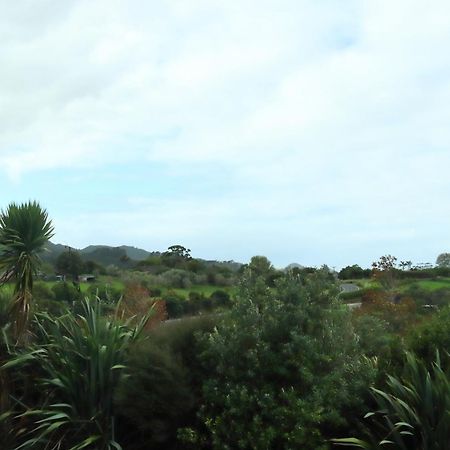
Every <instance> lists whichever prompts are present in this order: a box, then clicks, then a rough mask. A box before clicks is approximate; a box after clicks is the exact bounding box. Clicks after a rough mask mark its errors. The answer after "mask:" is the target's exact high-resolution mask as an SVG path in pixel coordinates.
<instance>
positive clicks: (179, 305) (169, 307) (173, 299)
mask: <svg viewBox="0 0 450 450" xmlns="http://www.w3.org/2000/svg"><path fill="white" fill-rule="evenodd" d="M162 299H163V300H164V301H165V303H166V311H167V314H168V315H169V319H175V318H177V317H181V316H182V315H183V314H184V313H185V312H186V299H184V298H183V297H181V296H180V295H178V294H177V293H176V292H174V291H168V292H166V293H165V294H164V295H163V296H162Z"/></svg>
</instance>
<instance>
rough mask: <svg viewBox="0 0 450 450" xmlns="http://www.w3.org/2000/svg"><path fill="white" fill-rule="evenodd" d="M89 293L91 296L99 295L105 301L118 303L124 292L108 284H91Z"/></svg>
mask: <svg viewBox="0 0 450 450" xmlns="http://www.w3.org/2000/svg"><path fill="white" fill-rule="evenodd" d="M87 293H88V295H89V297H91V298H95V297H98V298H100V300H102V301H103V302H105V303H109V304H116V303H117V302H118V301H119V300H120V298H121V297H122V294H123V292H122V291H121V290H120V289H118V288H114V287H113V286H110V285H108V284H106V283H105V284H92V285H91V286H89V288H88V290H87Z"/></svg>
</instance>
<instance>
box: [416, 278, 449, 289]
mask: <svg viewBox="0 0 450 450" xmlns="http://www.w3.org/2000/svg"><path fill="white" fill-rule="evenodd" d="M414 284H415V285H416V286H418V287H420V288H422V289H426V290H428V291H436V290H437V289H442V288H448V289H450V278H438V279H435V280H417V281H414Z"/></svg>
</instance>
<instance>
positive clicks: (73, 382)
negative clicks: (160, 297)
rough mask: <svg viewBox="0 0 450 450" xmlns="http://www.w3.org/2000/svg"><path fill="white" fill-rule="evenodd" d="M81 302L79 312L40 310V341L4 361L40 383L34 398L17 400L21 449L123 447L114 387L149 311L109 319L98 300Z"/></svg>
mask: <svg viewBox="0 0 450 450" xmlns="http://www.w3.org/2000/svg"><path fill="white" fill-rule="evenodd" d="M82 305H83V312H82V314H80V315H78V316H75V315H73V314H71V313H68V314H66V315H64V316H62V317H57V318H54V317H52V316H50V315H48V314H39V315H37V316H36V319H35V321H36V326H35V328H36V329H37V330H38V332H37V343H35V344H31V345H30V346H29V347H27V348H23V349H22V350H19V353H18V354H17V355H16V356H15V357H13V358H12V359H11V360H10V361H9V362H8V363H7V364H5V365H4V366H3V368H4V369H10V370H13V369H16V370H18V372H19V373H21V374H23V383H24V387H25V388H26V386H30V385H31V386H35V398H34V402H35V403H34V404H31V405H30V404H28V405H27V406H25V405H24V403H23V402H22V401H17V404H16V412H15V417H16V419H17V423H16V424H15V430H16V432H17V433H18V436H17V438H18V439H20V440H21V441H22V443H21V445H20V447H19V448H21V449H22V448H23V449H49V448H54V449H57V448H61V449H63V448H64V449H70V450H81V449H82V448H86V449H96V450H112V449H120V448H121V447H120V446H119V444H118V442H117V440H116V435H115V411H114V407H113V395H114V390H115V388H116V386H117V384H118V381H119V379H120V376H121V373H122V370H123V368H124V366H123V364H124V363H125V362H126V356H127V353H128V349H129V345H130V343H131V342H134V341H136V340H137V339H138V337H139V335H140V333H141V330H142V329H143V326H144V325H145V322H146V320H147V319H148V317H144V318H143V319H142V321H141V322H140V323H139V324H138V325H137V326H134V327H131V326H129V325H127V324H121V323H119V322H117V321H116V320H115V319H113V320H108V319H106V318H105V317H104V316H103V315H102V312H101V309H100V302H99V301H92V302H91V301H89V300H87V299H86V300H83V302H82ZM33 367H35V368H37V369H38V370H37V371H33V370H30V368H33ZM21 410H22V411H21Z"/></svg>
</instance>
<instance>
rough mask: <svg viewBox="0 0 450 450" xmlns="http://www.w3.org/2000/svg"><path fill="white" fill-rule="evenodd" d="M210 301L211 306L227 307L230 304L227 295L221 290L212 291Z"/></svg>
mask: <svg viewBox="0 0 450 450" xmlns="http://www.w3.org/2000/svg"><path fill="white" fill-rule="evenodd" d="M210 299H211V300H212V302H213V306H221V307H228V306H230V304H231V299H230V296H229V294H228V293H227V292H225V291H222V290H217V291H214V292H213V293H212V294H211V296H210Z"/></svg>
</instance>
